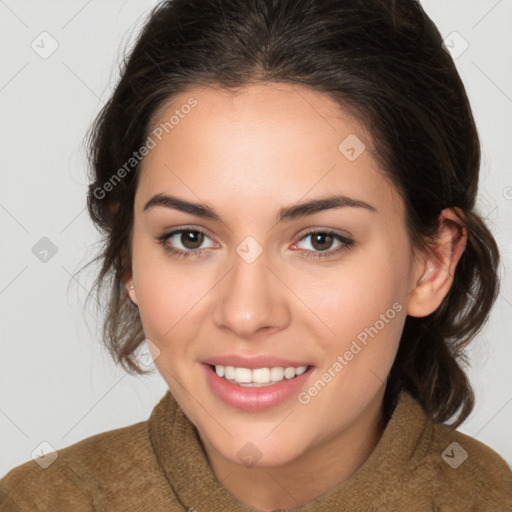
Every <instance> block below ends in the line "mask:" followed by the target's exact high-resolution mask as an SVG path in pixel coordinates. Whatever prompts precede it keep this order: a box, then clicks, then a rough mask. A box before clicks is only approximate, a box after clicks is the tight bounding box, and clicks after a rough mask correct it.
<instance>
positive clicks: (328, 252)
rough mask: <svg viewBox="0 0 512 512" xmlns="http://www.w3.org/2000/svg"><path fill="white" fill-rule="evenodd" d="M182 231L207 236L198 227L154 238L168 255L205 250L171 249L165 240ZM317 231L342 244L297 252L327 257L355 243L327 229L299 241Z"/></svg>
mask: <svg viewBox="0 0 512 512" xmlns="http://www.w3.org/2000/svg"><path fill="white" fill-rule="evenodd" d="M184 232H192V233H201V234H203V235H205V236H206V237H208V235H207V234H206V233H205V232H204V231H201V230H200V229H191V228H180V229H176V230H174V231H170V232H168V233H164V234H163V235H160V236H157V237H156V239H157V241H158V243H159V244H160V245H162V247H163V249H164V251H165V252H166V253H167V254H169V255H170V256H173V257H176V258H188V257H191V256H195V257H199V256H201V255H202V253H203V252H204V251H206V250H207V249H195V250H189V251H182V250H181V249H173V248H172V247H169V246H168V245H167V240H168V239H169V238H171V237H172V236H174V235H177V234H179V233H184ZM318 233H320V234H322V235H329V236H333V237H334V238H337V239H338V240H339V241H340V242H341V244H342V245H340V246H339V247H338V248H337V249H329V250H326V251H311V250H308V249H300V250H299V251H298V252H299V253H301V254H303V255H304V256H305V257H306V258H311V259H320V258H327V257H329V256H333V255H334V254H338V253H340V252H342V251H348V250H350V249H351V248H352V247H353V246H354V245H355V242H354V241H353V240H351V239H349V238H346V237H343V236H341V235H339V234H338V233H334V232H333V231H329V230H312V231H308V232H307V233H305V234H304V235H302V237H301V238H300V239H299V242H301V241H302V240H304V239H305V238H307V237H308V236H310V235H315V234H318ZM208 238H210V237H208Z"/></svg>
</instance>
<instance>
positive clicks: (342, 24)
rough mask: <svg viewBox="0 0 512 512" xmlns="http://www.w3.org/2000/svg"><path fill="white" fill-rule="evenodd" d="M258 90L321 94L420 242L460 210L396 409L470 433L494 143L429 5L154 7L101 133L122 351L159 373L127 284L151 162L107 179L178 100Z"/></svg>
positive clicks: (375, 1) (490, 282)
mask: <svg viewBox="0 0 512 512" xmlns="http://www.w3.org/2000/svg"><path fill="white" fill-rule="evenodd" d="M257 82H286V83H290V84H298V85H302V86H306V87H308V88H310V89H312V90H315V91H319V92H322V93H324V94H326V95H329V96H330V97H331V98H333V99H334V100H335V101H337V102H338V104H339V105H340V106H341V107H342V108H344V109H347V110H348V111H349V112H350V113H352V114H354V115H355V116H356V117H357V118H358V119H359V120H360V121H361V122H362V123H363V124H364V126H365V127H366V128H367V130H368V132H369V133H370V134H371V136H372V140H373V142H374V146H375V156H376V157H377V158H378V160H379V164H380V166H381V168H382V169H384V171H383V172H384V173H385V174H386V175H387V176H388V177H389V178H390V179H391V181H392V183H393V185H394V186H395V187H396V189H397V190H398V191H399V193H400V195H401V197H402V198H403V201H404V203H405V207H406V222H407V230H408V234H409V236H410V239H411V241H412V243H413V245H414V247H417V248H426V247H427V245H426V244H427V243H428V242H431V241H432V240H435V235H436V233H438V229H439V214H440V212H441V211H442V210H443V209H445V208H449V207H450V208H454V211H456V212H457V215H458V216H459V219H460V222H461V225H463V226H464V227H465V228H466V231H467V236H468V240H467V244H466V249H465V251H464V253H463V254H462V257H461V258H460V260H459V263H458V265H457V267H456V270H455V274H454V276H453V282H452V286H451V288H450V290H449V292H448V294H447V295H446V296H445V298H444V299H443V301H442V303H441V304H440V306H439V308H437V310H436V311H434V312H433V313H432V314H430V315H428V316H426V317H423V318H415V317H410V316H408V317H407V318H406V321H405V326H404V329H403V333H402V336H401V340H400V345H399V349H398V353H397V356H396V359H395V361H394V364H393V367H392V369H391V372H390V374H389V377H388V383H387V388H386V395H385V405H386V407H387V410H389V411H390V410H391V407H392V405H391V404H392V403H394V402H395V401H396V397H397V396H398V393H399V392H400V391H401V390H406V391H407V392H409V393H410V394H411V395H412V396H413V397H414V398H416V399H417V400H418V401H419V403H420V404H421V405H422V407H423V408H424V410H425V411H426V412H427V413H428V414H429V416H430V417H431V418H432V419H433V420H434V421H438V422H446V421H447V420H449V419H451V418H452V417H454V416H456V417H455V421H454V422H453V423H452V424H451V425H452V426H453V427H456V426H458V425H459V424H460V423H462V421H464V419H466V418H467V416H468V415H469V414H470V412H471V410H472V408H473V405H474V396H473V391H472V389H471V386H470V383H469V381H468V378H467V376H466V374H465V372H464V370H463V367H464V365H465V364H466V363H467V360H466V359H465V355H464V354H465V352H464V349H465V347H466V346H467V345H468V343H469V342H470V341H471V340H472V339H473V338H474V337H475V336H476V334H477V333H478V332H479V331H480V329H481V328H482V327H483V325H484V323H485V322H486V321H487V318H488V315H489V313H490V310H491V308H492V306H493V303H494V301H495V300H496V297H497V294H498V288H499V279H498V273H497V269H498V265H499V251H498V247H497V244H496V242H495V240H494V238H493V236H492V234H491V232H490V231H489V229H488V228H487V227H486V225H485V223H484V221H483V219H482V218H481V216H480V215H479V214H478V213H477V211H476V210H475V200H476V195H477V189H478V175H479V168H480V142H479V138H478V134H477V130H476V127H475V122H474V119H473V115H472V112H471V107H470V104H469V101H468V98H467V95H466V92H465V89H464V86H463V84H462V81H461V79H460V77H459V74H458V72H457V70H456V67H455V65H454V62H453V59H452V58H451V56H450V55H449V53H448V52H447V51H446V49H445V47H444V46H443V41H442V38H441V35H440V33H439V31H438V30H437V28H436V26H435V25H434V23H433V22H432V21H431V19H430V18H429V17H428V16H427V15H426V13H425V12H424V10H423V8H422V7H421V4H420V3H419V2H417V1H415V0H169V1H165V2H161V3H160V4H158V5H157V6H156V7H155V8H154V9H153V10H152V11H151V12H150V13H149V16H148V18H147V20H146V21H145V24H144V27H143V28H142V30H141V32H140V34H139V35H138V37H137V40H136V41H135V44H134V45H133V47H132V48H131V50H130V51H129V55H128V56H127V57H126V58H125V59H124V60H123V62H122V65H121V72H120V79H119V81H118V83H117V85H116V87H115V90H114V92H113V94H112V96H111V97H110V99H109V100H108V101H107V103H106V104H105V106H104V107H103V108H102V110H101V111H100V113H99V114H98V116H97V118H96V119H95V121H94V123H93V125H92V126H91V128H90V131H89V133H88V138H87V145H88V155H89V160H90V169H91V172H90V174H91V182H90V186H89V192H88V199H87V203H88V210H89V214H90V216H91V218H92V220H93V222H94V223H95V225H96V226H97V227H98V229H99V230H100V232H101V233H102V235H103V237H102V248H101V251H100V253H99V254H98V256H97V258H96V259H95V260H94V261H99V262H100V271H99V273H98V274H97V278H96V281H95V283H94V291H95V293H96V296H97V297H98V298H99V300H100V301H101V302H100V303H101V304H102V307H103V309H104V313H105V318H104V323H103V338H104V340H103V341H104V343H105V345H106V347H107V348H108V350H109V352H110V354H111V355H112V357H113V358H114V359H115V361H116V362H117V363H118V364H121V365H122V366H123V367H124V368H125V370H126V371H128V372H129V373H132V374H144V373H146V371H145V370H144V369H143V368H141V367H140V365H138V364H137V359H136V357H135V355H134V352H135V350H136V349H137V348H138V347H139V345H140V344H141V343H142V342H143V340H144V333H143V328H142V324H141V321H140V316H139V313H138V309H137V308H136V307H135V306H134V305H133V303H131V301H130V300H129V296H128V294H127V292H126V290H125V286H124V280H125V278H126V277H127V276H128V275H129V272H130V270H131V268H130V265H131V257H130V237H131V232H132V227H133V202H134V195H135V189H136V186H137V176H138V169H139V166H140V163H137V162H135V163H134V162H132V164H133V166H132V168H131V169H130V172H125V173H121V174H122V175H123V176H122V179H120V180H118V183H116V184H115V186H112V187H107V186H106V184H107V182H109V180H112V177H113V175H114V174H115V173H116V172H117V171H118V170H120V169H121V168H123V166H125V165H126V162H129V161H130V159H131V158H133V154H134V152H136V151H137V150H138V149H139V148H141V147H142V146H143V145H144V142H145V140H146V138H147V136H148V133H149V131H150V129H151V127H152V122H153V120H154V119H155V118H156V116H157V115H158V113H159V112H160V111H161V109H162V108H163V107H164V106H165V104H166V103H167V102H168V101H169V100H170V99H172V98H173V96H174V95H176V94H178V93H180V92H183V91H186V90H187V89H188V88H192V87H196V86H202V85H206V86H211V85H215V86H219V87H221V88H225V89H227V90H235V89H236V88H239V87H242V86H244V85H248V84H251V83H257ZM125 169H126V167H125ZM119 175H120V173H119V172H117V176H118V177H119ZM110 183H111V181H110ZM91 263H92V262H91Z"/></svg>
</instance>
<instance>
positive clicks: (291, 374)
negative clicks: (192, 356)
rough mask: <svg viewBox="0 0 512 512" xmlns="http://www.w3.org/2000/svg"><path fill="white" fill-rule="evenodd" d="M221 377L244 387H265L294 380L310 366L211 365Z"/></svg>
mask: <svg viewBox="0 0 512 512" xmlns="http://www.w3.org/2000/svg"><path fill="white" fill-rule="evenodd" d="M209 366H210V368H211V369H212V371H214V372H215V373H216V374H217V375H218V376H219V377H221V378H222V379H224V380H226V381H227V382H229V383H231V384H235V385H238V386H243V387H253V388H258V387H264V386H272V385H274V384H278V383H279V382H282V381H283V380H292V379H294V378H295V377H298V376H299V375H302V374H303V373H304V372H305V371H306V370H308V369H309V368H310V367H309V366H307V365H306V366H296V367H294V366H287V367H284V366H274V367H267V368H242V367H235V366H224V365H221V364H216V365H212V364H210V365H209Z"/></svg>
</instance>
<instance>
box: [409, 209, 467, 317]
mask: <svg viewBox="0 0 512 512" xmlns="http://www.w3.org/2000/svg"><path fill="white" fill-rule="evenodd" d="M466 242H467V232H466V228H465V227H464V226H462V225H461V221H460V220H459V218H458V217H457V216H456V214H455V213H454V212H453V210H452V209H450V208H447V209H445V210H443V211H442V212H441V215H440V227H439V236H438V238H437V239H436V242H435V244H432V245H429V247H428V249H427V251H425V252H424V253H423V258H422V260H421V262H420V263H419V266H418V268H420V269H421V272H422V275H421V277H420V278H419V279H418V280H417V282H416V285H415V286H414V288H413V289H412V291H411V293H410V296H409V302H408V306H407V314H408V315H411V316H415V317H424V316H427V315H430V314H431V313H433V312H434V311H435V310H436V309H437V308H438V307H439V305H440V304H441V302H442V301H443V299H444V298H445V296H446V295H447V294H448V292H449V290H450V288H451V286H452V283H453V278H454V275H455V268H456V266H457V263H458V262H459V260H460V258H461V256H462V254H463V252H464V249H465V248H466ZM416 275H417V274H416Z"/></svg>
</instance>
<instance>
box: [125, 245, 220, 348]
mask: <svg viewBox="0 0 512 512" xmlns="http://www.w3.org/2000/svg"><path fill="white" fill-rule="evenodd" d="M132 269H133V277H134V281H135V283H136V285H137V302H138V308H139V313H140V317H141V321H142V324H143V326H144V332H145V335H146V337H147V338H149V339H151V340H152V341H153V342H154V343H156V344H157V345H158V346H159V347H160V348H161V349H166V346H167V345H169V344H168V343H167V341H170V340H176V339H187V338H188V337H190V336H193V332H190V331H191V330H193V329H194V328H197V326H198V325H201V324H200V323H199V322H196V321H195V319H196V317H197V316H198V315H199V314H201V302H202V301H201V298H202V297H204V296H205V294H207V293H208V290H210V289H211V288H212V284H210V283H209V280H208V278H207V276H206V275H205V274H204V273H201V272H200V271H198V270H199V269H198V267H194V271H192V272H191V271H188V270H187V264H186V263H181V262H179V260H172V259H171V258H170V257H169V256H167V255H166V254H165V253H164V250H163V249H162V248H161V247H160V246H159V245H157V244H154V246H153V244H149V243H147V242H144V244H143V243H140V244H137V239H135V240H134V250H133V258H132ZM203 314H204V313H203ZM185 328H186V329H187V334H186V335H185V333H184V329H185ZM191 328H192V329H191ZM164 345H166V346H164ZM172 346H173V347H174V348H178V347H177V346H176V344H173V345H172Z"/></svg>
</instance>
